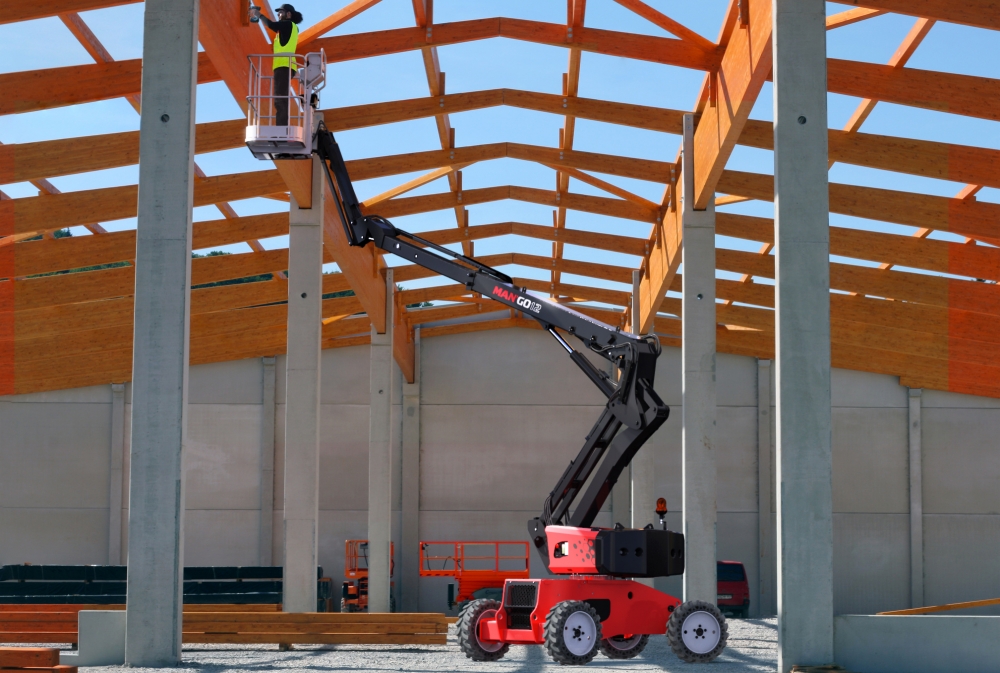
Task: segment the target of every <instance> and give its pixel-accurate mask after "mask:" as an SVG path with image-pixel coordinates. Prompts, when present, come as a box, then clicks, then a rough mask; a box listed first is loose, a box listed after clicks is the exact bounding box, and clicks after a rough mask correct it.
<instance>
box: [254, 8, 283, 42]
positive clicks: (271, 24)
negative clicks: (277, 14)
mask: <svg viewBox="0 0 1000 673" xmlns="http://www.w3.org/2000/svg"><path fill="white" fill-rule="evenodd" d="M257 14H258V16H259V17H260V20H261V23H263V24H264V26H265V27H266V28H267V29H268V30H270V31H271V32H272V33H275V34H276V35H277V36H278V39H279V40H280V41H281V44H288V39H289V38H290V37H291V36H292V22H291V21H289V20H288V19H285V20H284V21H272V20H271V19H269V18H267V17H266V16H264V15H263V14H261V12H260V10H257Z"/></svg>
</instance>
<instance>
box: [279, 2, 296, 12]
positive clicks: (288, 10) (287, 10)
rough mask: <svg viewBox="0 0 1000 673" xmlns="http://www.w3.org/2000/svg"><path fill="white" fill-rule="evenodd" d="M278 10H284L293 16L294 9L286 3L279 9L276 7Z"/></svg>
mask: <svg viewBox="0 0 1000 673" xmlns="http://www.w3.org/2000/svg"><path fill="white" fill-rule="evenodd" d="M278 9H283V10H285V11H286V12H291V13H293V14H294V13H295V8H294V7H292V6H291V5H289V4H287V3H286V4H284V5H282V6H281V7H278Z"/></svg>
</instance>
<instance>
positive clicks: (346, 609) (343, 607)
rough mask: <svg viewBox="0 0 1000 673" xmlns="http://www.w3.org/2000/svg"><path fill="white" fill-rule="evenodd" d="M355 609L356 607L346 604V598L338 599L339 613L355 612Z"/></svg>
mask: <svg viewBox="0 0 1000 673" xmlns="http://www.w3.org/2000/svg"><path fill="white" fill-rule="evenodd" d="M357 607H358V606H357V605H354V604H349V603H348V602H347V599H346V598H341V599H340V611H341V612H356V611H357Z"/></svg>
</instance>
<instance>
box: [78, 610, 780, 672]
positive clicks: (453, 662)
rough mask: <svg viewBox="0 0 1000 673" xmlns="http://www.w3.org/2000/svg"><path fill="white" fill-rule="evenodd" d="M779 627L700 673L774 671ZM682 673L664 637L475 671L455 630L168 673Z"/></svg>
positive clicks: (748, 630)
mask: <svg viewBox="0 0 1000 673" xmlns="http://www.w3.org/2000/svg"><path fill="white" fill-rule="evenodd" d="M777 641H778V636H777V622H776V620H774V619H733V620H730V621H729V644H728V646H727V647H726V650H725V652H723V653H722V656H720V657H719V658H718V659H716V660H715V661H714V662H713V663H712V664H709V665H708V666H707V667H706V668H705V669H704V670H706V671H707V672H711V673H749V672H751V671H773V670H774V669H775V666H776V665H777ZM588 669H589V670H619V671H652V670H655V671H668V672H670V673H673V672H675V671H676V672H679V671H686V672H688V673H691V672H694V673H697V671H698V670H700V669H699V668H698V667H697V665H695V664H685V663H684V662H682V661H680V660H679V659H677V657H675V656H674V654H673V653H672V652H671V651H670V646H669V645H667V638H666V636H654V637H652V638H650V642H649V645H648V646H647V647H646V650H645V652H643V653H642V654H641V655H639V656H638V657H636V658H635V659H632V660H628V661H612V660H610V659H607V658H605V657H604V656H603V655H601V654H598V655H597V657H596V658H595V659H594V661H593V662H591V663H590V664H587V666H579V667H570V666H559V665H558V664H556V663H554V662H553V661H552V660H551V659H550V658H549V657H548V655H547V654H546V653H545V651H544V650H543V649H542V648H541V647H540V646H513V647H511V648H510V652H509V653H508V654H507V656H505V657H504V658H503V659H501V660H500V661H498V662H495V663H488V664H480V663H475V662H472V661H470V660H468V659H466V658H465V656H464V655H463V654H462V652H461V651H460V650H459V649H458V644H457V642H456V639H455V627H454V626H452V627H451V629H450V630H449V633H448V644H447V645H444V646H438V645H427V646H398V645H369V646H360V645H333V646H322V647H308V648H307V647H306V646H296V649H295V650H293V651H291V652H278V651H277V648H276V647H274V646H253V645H250V646H242V647H239V648H235V647H233V646H231V645H219V646H213V645H198V646H192V647H185V648H184V663H183V665H182V666H180V667H178V668H176V669H173V670H175V671H178V673H180V672H181V671H184V672H185V673H186V672H188V671H190V672H191V673H228V672H230V671H232V672H234V673H235V672H236V671H239V672H241V673H242V672H244V671H245V672H246V673H258V672H262V671H316V672H317V673H322V672H324V671H331V672H332V671H407V672H412V673H439V672H440V673H443V672H445V671H461V672H463V673H465V672H474V673H479V672H480V671H481V672H482V673H494V672H498V671H502V672H504V673H514V672H515V671H531V672H532V673H534V672H536V671H551V672H552V673H555V671H568V670H581V671H582V670H588ZM80 670H81V671H84V672H88V671H93V672H94V673H97V672H101V673H112V672H117V671H121V673H142V671H145V670H149V671H151V672H152V671H157V670H160V669H142V668H125V667H113V666H107V667H101V668H82V669H80Z"/></svg>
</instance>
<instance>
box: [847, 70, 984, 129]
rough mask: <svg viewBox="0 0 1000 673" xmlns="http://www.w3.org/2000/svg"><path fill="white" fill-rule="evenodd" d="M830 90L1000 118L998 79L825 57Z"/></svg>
mask: <svg viewBox="0 0 1000 673" xmlns="http://www.w3.org/2000/svg"><path fill="white" fill-rule="evenodd" d="M827 88H828V90H829V91H830V93H839V94H843V95H845V96H857V97H858V98H872V99H875V100H879V101H883V102H886V103H896V104H897V105H907V106H910V107H918V108H924V109H926V110H936V111H938V112H950V113H952V114H958V115H964V116H968V117H979V118H981V119H989V120H992V121H1000V109H997V107H996V106H995V105H993V103H992V101H995V100H997V99H998V98H1000V80H998V79H990V78H988V77H973V76H971V75H956V74H953V73H943V72H934V71H931V70H917V69H916V68H895V67H893V66H891V65H879V64H876V63H861V62H858V61H845V60H842V59H838V58H830V59H827Z"/></svg>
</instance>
